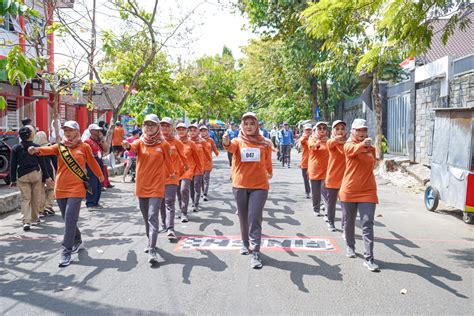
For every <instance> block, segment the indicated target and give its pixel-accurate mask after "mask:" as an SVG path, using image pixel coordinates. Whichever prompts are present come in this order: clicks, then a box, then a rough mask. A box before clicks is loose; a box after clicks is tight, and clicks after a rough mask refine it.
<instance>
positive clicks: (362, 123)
mask: <svg viewBox="0 0 474 316" xmlns="http://www.w3.org/2000/svg"><path fill="white" fill-rule="evenodd" d="M351 128H352V129H361V128H367V121H366V120H364V119H359V118H358V119H355V120H354V121H353V122H352V127H351Z"/></svg>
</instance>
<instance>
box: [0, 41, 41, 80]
mask: <svg viewBox="0 0 474 316" xmlns="http://www.w3.org/2000/svg"><path fill="white" fill-rule="evenodd" d="M6 59H7V64H6V67H5V70H6V71H7V77H8V81H9V82H10V84H11V85H14V84H15V83H16V82H17V81H18V82H19V83H20V84H23V83H25V82H26V81H27V80H29V79H31V78H34V77H35V76H36V70H37V69H38V63H37V61H36V59H34V58H27V57H26V56H25V55H24V54H23V53H22V52H21V50H20V47H19V46H14V47H13V48H12V49H11V50H10V52H9V53H8V56H7V58H6Z"/></svg>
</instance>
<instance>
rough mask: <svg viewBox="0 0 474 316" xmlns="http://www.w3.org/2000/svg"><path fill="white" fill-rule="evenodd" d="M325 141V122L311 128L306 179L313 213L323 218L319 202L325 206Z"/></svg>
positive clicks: (326, 151)
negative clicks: (308, 183) (311, 199)
mask: <svg viewBox="0 0 474 316" xmlns="http://www.w3.org/2000/svg"><path fill="white" fill-rule="evenodd" d="M327 139H328V138H327V124H326V123H325V122H318V123H316V125H315V126H314V127H313V134H312V136H311V137H310V138H309V140H308V148H309V160H308V178H309V180H310V181H311V194H312V196H313V212H314V215H316V216H323V214H321V200H322V201H323V203H324V205H326V204H327V200H326V197H327V196H326V187H325V186H324V179H325V178H326V172H327V166H328V158H329V153H328V149H327V145H326V142H327Z"/></svg>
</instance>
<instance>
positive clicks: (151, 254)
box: [148, 248, 158, 264]
mask: <svg viewBox="0 0 474 316" xmlns="http://www.w3.org/2000/svg"><path fill="white" fill-rule="evenodd" d="M148 262H149V263H151V264H155V263H158V255H157V254H156V248H150V250H149V251H148Z"/></svg>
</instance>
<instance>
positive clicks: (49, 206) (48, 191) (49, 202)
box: [35, 131, 56, 215]
mask: <svg viewBox="0 0 474 316" xmlns="http://www.w3.org/2000/svg"><path fill="white" fill-rule="evenodd" d="M35 139H36V141H35V143H37V144H38V145H39V146H40V147H46V146H49V143H48V140H47V137H46V133H45V132H43V131H39V132H38V133H36V138H35ZM42 158H43V159H44V164H45V167H46V170H47V171H48V175H49V177H50V178H51V181H45V183H44V184H43V187H44V190H43V192H42V193H43V194H42V197H41V207H40V211H41V210H43V212H44V214H45V215H54V214H55V212H54V210H53V204H54V179H55V174H56V169H55V167H54V164H53V159H52V158H55V156H43V157H42Z"/></svg>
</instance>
